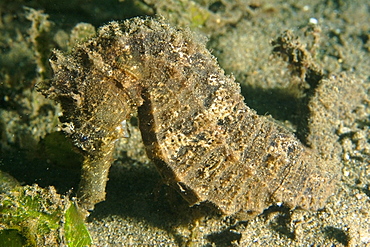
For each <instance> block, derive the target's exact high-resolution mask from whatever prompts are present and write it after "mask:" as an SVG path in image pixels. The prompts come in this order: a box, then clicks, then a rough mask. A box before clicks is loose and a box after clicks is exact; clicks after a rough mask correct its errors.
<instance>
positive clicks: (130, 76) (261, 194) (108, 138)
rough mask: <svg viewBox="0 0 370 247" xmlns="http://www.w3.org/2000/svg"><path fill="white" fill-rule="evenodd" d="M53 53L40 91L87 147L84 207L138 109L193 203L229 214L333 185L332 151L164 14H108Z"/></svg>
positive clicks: (318, 201) (160, 159)
mask: <svg viewBox="0 0 370 247" xmlns="http://www.w3.org/2000/svg"><path fill="white" fill-rule="evenodd" d="M51 61H52V62H51V63H52V67H53V70H54V73H55V76H54V78H53V79H52V80H51V84H50V87H48V88H44V89H42V91H43V93H44V94H45V95H48V96H49V97H51V98H53V99H55V100H57V101H58V102H61V104H62V107H63V110H64V116H63V117H62V118H61V121H62V122H63V123H64V125H65V132H66V133H67V134H69V135H70V136H71V138H72V139H73V140H74V142H75V143H76V145H77V146H78V147H79V148H80V149H81V150H82V151H83V153H84V154H85V157H86V159H85V162H84V166H83V175H82V180H81V184H80V189H79V197H80V204H81V205H82V206H83V207H85V208H86V209H92V208H93V206H94V204H95V203H97V202H99V201H102V200H104V198H105V184H106V181H107V176H108V170H109V166H110V163H111V162H112V150H113V148H114V141H115V140H117V138H120V137H122V136H124V134H125V133H124V129H125V128H124V126H123V125H124V120H126V119H129V118H130V117H131V116H132V114H133V113H135V111H138V118H139V121H140V129H141V133H142V137H143V141H144V144H145V146H146V150H147V154H148V156H149V158H151V159H152V160H153V161H154V163H155V164H156V166H157V168H158V170H159V172H160V173H161V175H162V176H163V177H164V179H165V180H166V182H167V183H168V184H170V185H171V186H173V187H174V188H175V189H176V190H177V191H179V193H181V195H182V196H183V197H184V198H185V199H186V200H187V201H188V202H189V203H190V204H191V205H194V204H198V203H201V202H210V203H212V204H214V205H215V206H216V207H217V208H218V209H219V210H220V211H221V212H222V213H223V214H226V215H230V214H235V213H238V212H244V213H261V212H262V211H263V210H264V209H265V208H267V207H269V206H270V205H272V204H274V203H283V204H284V205H287V206H288V207H292V208H293V207H297V206H298V207H302V208H305V209H312V210H316V209H319V208H321V207H323V206H324V203H325V201H326V199H327V197H328V196H329V195H331V194H332V192H333V189H334V185H333V184H334V183H335V181H336V174H335V173H334V172H332V171H327V170H326V168H325V162H328V161H327V160H324V159H322V158H321V157H320V156H319V155H318V154H317V153H316V152H315V151H313V150H311V149H309V148H307V147H305V146H304V145H303V144H301V142H300V141H299V140H298V139H297V138H296V137H295V136H294V135H293V134H292V133H290V132H289V131H287V130H286V129H285V128H283V127H281V126H280V125H278V124H277V123H276V122H274V121H273V120H272V119H270V118H269V117H261V116H258V115H257V114H256V113H255V111H253V110H252V109H250V108H249V107H248V106H246V105H245V103H244V99H243V96H242V95H241V93H240V87H239V84H238V83H236V82H235V81H234V78H232V77H230V76H226V75H225V74H224V71H223V70H222V69H221V68H220V67H219V65H218V64H217V62H216V59H215V58H214V57H213V56H212V55H211V54H210V52H209V51H208V50H207V49H206V47H205V42H204V41H203V40H197V39H196V38H194V37H193V35H192V34H191V33H190V32H188V31H179V30H176V29H174V28H172V27H170V26H169V25H167V24H165V23H164V22H163V20H160V19H139V18H135V19H132V20H128V21H125V22H122V23H119V22H111V23H110V24H108V25H106V26H103V27H102V28H101V29H100V30H99V32H98V34H97V36H96V37H95V38H93V39H91V40H89V41H87V42H85V43H83V44H80V45H78V46H77V47H75V49H74V50H73V51H72V53H71V54H69V55H63V54H61V53H60V52H57V51H56V52H55V56H54V57H53V58H52V59H51Z"/></svg>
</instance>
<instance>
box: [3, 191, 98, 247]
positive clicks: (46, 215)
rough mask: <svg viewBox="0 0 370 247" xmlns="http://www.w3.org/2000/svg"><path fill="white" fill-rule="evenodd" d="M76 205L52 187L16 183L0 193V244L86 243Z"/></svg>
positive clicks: (87, 237) (88, 239)
mask: <svg viewBox="0 0 370 247" xmlns="http://www.w3.org/2000/svg"><path fill="white" fill-rule="evenodd" d="M91 243H92V240H91V237H90V234H89V232H88V230H87V228H86V226H85V225H84V221H83V215H81V214H80V213H79V211H78V209H77V208H76V206H75V204H74V203H73V202H71V201H70V200H69V199H68V198H66V197H62V196H60V195H59V194H57V193H56V191H55V189H54V188H53V187H49V188H46V189H43V188H41V187H39V186H37V185H33V186H28V185H27V186H16V187H14V188H13V189H12V190H10V191H8V192H6V193H2V194H0V246H57V245H63V244H67V245H68V246H71V247H73V246H77V247H79V246H88V245H90V244H91Z"/></svg>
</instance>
